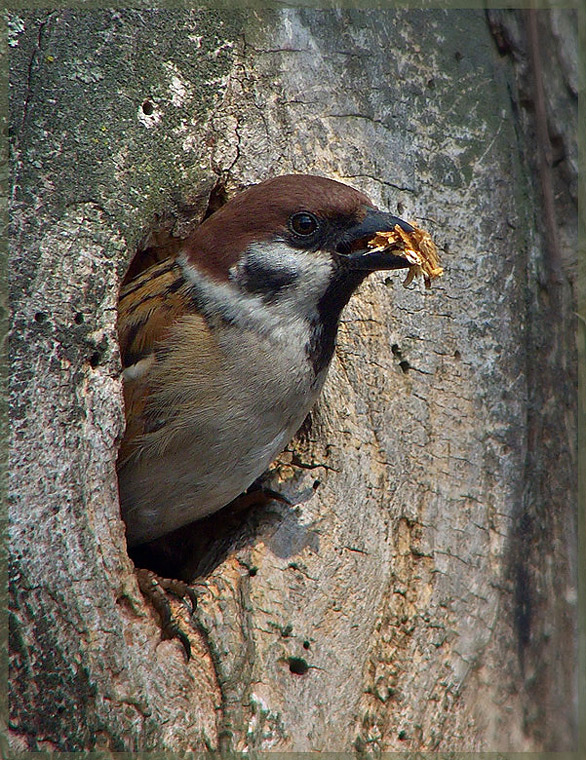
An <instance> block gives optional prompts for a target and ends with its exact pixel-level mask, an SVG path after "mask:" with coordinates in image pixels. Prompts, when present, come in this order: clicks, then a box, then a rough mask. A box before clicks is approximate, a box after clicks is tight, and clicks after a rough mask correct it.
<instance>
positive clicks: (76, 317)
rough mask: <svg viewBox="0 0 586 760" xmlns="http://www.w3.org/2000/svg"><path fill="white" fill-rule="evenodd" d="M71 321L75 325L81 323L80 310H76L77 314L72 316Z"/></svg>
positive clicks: (81, 315)
mask: <svg viewBox="0 0 586 760" xmlns="http://www.w3.org/2000/svg"><path fill="white" fill-rule="evenodd" d="M73 321H74V322H75V324H76V325H83V314H82V313H81V311H78V312H77V314H76V315H75V316H74V317H73Z"/></svg>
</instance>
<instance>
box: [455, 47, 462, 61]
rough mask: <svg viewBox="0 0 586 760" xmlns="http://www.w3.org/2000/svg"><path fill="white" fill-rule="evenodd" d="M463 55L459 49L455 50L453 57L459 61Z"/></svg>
mask: <svg viewBox="0 0 586 760" xmlns="http://www.w3.org/2000/svg"><path fill="white" fill-rule="evenodd" d="M463 57H464V56H463V55H462V53H461V52H460V51H459V50H456V52H455V53H454V58H455V59H456V60H457V61H461V60H462V58H463Z"/></svg>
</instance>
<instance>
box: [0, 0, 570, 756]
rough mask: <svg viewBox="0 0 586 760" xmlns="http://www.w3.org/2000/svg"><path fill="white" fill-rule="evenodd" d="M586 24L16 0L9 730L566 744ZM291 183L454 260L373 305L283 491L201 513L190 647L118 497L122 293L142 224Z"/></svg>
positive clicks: (150, 738) (139, 746)
mask: <svg viewBox="0 0 586 760" xmlns="http://www.w3.org/2000/svg"><path fill="white" fill-rule="evenodd" d="M577 28H578V23H577V14H576V12H574V11H568V10H556V11H554V10H551V11H543V12H538V13H534V14H531V13H528V14H524V13H523V12H521V11H506V12H491V13H489V14H488V15H485V14H483V13H482V12H479V11H435V10H425V11H413V10H400V11H399V10H396V11H383V10H371V11H363V10H360V11H359V10H339V11H334V10H308V9H305V10H302V9H283V10H279V11H267V10H263V11H237V10H230V11H225V12H223V11H187V10H173V11H171V10H164V11H163V10H150V11H144V10H136V11H117V10H109V11H93V10H92V11H87V10H84V11H81V10H79V11H61V10H59V11H55V12H46V11H34V12H26V13H15V14H13V15H11V17H10V21H9V45H10V50H11V119H12V128H11V129H12V141H13V163H12V168H13V172H12V199H13V200H12V221H11V232H12V259H11V268H10V277H11V283H10V284H11V301H12V310H13V320H12V329H11V332H10V352H11V354H10V356H11V386H10V411H11V425H12V427H11V452H10V455H11V460H10V476H11V490H10V500H9V504H10V550H11V562H10V580H11V584H10V590H11V604H12V607H11V616H10V617H11V620H10V622H11V741H12V746H13V748H15V749H22V750H34V751H38V750H55V751H74V750H100V749H103V750H109V751H139V750H140V751H148V750H151V751H152V750H167V751H177V752H179V751H185V750H193V751H197V750H204V749H216V748H223V749H226V748H232V749H235V750H249V751H250V750H252V749H260V750H263V749H272V750H277V749H278V750H288V751H306V750H321V751H326V750H330V751H343V750H346V751H352V750H358V751H372V750H382V751H400V750H459V751H473V750H483V751H497V750H499V751H529V750H532V751H538V750H554V749H555V750H571V749H574V748H575V747H576V742H577V738H576V735H577V728H576V709H575V696H576V682H575V678H576V676H575V673H576V561H577V560H576V525H575V521H576V511H575V506H574V505H575V503H576V483H575V470H576V460H577V454H576V377H577V369H576V350H575V340H574V330H575V320H574V316H573V313H574V311H575V309H576V306H575V292H574V290H575V281H576V253H575V252H576V247H577V246H576V235H577V149H576V135H575V132H576V120H577V71H578V67H577V55H576V47H577ZM287 172H308V173H318V174H323V175H326V176H330V177H333V178H338V179H341V180H343V181H346V182H348V183H349V184H352V185H354V186H356V187H358V188H359V189H361V190H364V191H365V192H367V193H368V194H370V196H371V197H372V198H373V200H374V201H375V202H376V203H378V204H379V205H380V206H381V207H384V208H386V209H389V210H390V211H392V212H399V213H400V214H401V215H402V216H403V217H404V218H406V219H414V220H416V221H417V222H419V223H420V224H421V226H423V227H425V228H426V229H429V230H430V232H431V233H432V234H433V236H434V238H435V240H436V242H437V244H438V246H439V248H440V249H441V250H442V252H443V253H442V257H443V263H444V265H445V268H446V272H445V276H444V277H443V278H442V280H441V281H440V282H439V283H438V284H435V283H434V286H433V287H432V289H431V290H429V291H426V290H425V289H423V288H422V287H420V286H419V285H417V286H415V287H413V286H411V287H410V288H407V289H405V288H403V287H402V286H401V276H400V275H393V274H392V275H388V274H380V275H375V276H372V277H371V278H369V280H368V281H367V282H366V283H365V285H364V286H363V287H362V288H361V289H360V291H359V293H358V294H357V295H356V296H355V297H354V299H353V300H352V301H351V303H350V305H349V306H348V308H347V309H346V311H345V313H344V316H343V319H342V324H341V327H340V332H339V339H338V347H337V350H336V355H335V358H334V361H333V364H332V367H331V370H330V375H329V378H328V381H327V386H326V389H325V392H324V394H323V397H322V399H321V400H320V401H319V403H318V405H317V407H316V409H315V410H314V411H313V412H312V414H311V418H310V420H308V421H307V423H306V424H305V425H304V427H303V429H302V431H301V432H300V434H299V435H298V436H297V437H296V439H295V440H294V441H293V443H292V444H291V445H290V446H289V447H288V450H287V451H286V452H284V454H283V455H282V456H281V457H280V458H279V459H278V461H277V462H276V463H275V466H274V468H273V469H272V471H271V475H270V481H269V482H270V485H271V487H272V488H273V489H275V490H278V491H280V492H282V493H283V494H284V495H285V496H287V497H288V498H289V499H290V501H291V502H292V504H293V505H294V506H289V505H286V504H283V503H279V502H273V503H271V504H270V505H269V506H268V507H265V508H259V509H257V510H255V511H253V512H252V513H251V514H247V515H241V516H240V517H239V516H238V515H235V516H234V515H232V516H231V517H230V521H229V523H228V528H229V529H228V528H226V524H224V525H222V520H223V519H224V518H223V517H222V516H220V518H219V521H220V522H217V521H216V523H215V524H214V525H213V526H208V525H207V524H204V526H203V527H202V526H200V527H199V528H198V531H199V538H198V541H199V543H198V544H197V545H198V546H201V544H202V542H203V543H205V544H207V547H206V551H207V555H206V556H208V558H209V557H212V558H213V561H209V562H208V563H207V564H206V565H205V567H204V565H203V564H202V562H201V558H200V556H199V554H198V555H197V556H195V557H194V558H193V559H192V560H191V561H192V568H196V567H197V568H198V569H199V573H200V577H199V578H198V583H197V586H196V588H197V590H198V594H199V606H198V609H197V612H196V614H195V615H194V616H193V618H190V616H189V614H188V612H187V610H186V609H185V607H184V606H183V605H181V604H180V603H177V604H174V610H175V612H176V614H177V616H178V617H179V619H180V620H181V624H182V625H183V627H184V628H185V630H187V631H188V632H189V636H190V640H191V644H192V649H193V656H192V658H191V660H190V661H189V662H186V661H185V658H184V654H183V651H182V648H181V645H180V644H179V643H178V642H177V641H176V640H170V641H164V642H161V640H160V629H159V627H158V622H157V619H156V616H155V613H154V612H153V610H152V608H151V607H150V606H149V605H148V604H146V603H145V601H144V600H143V598H142V596H141V594H140V592H139V590H138V586H137V583H136V580H135V576H134V574H133V565H132V563H131V561H130V560H129V558H128V555H127V552H126V545H125V539H124V525H123V523H122V522H121V520H120V515H119V507H118V502H117V482H116V471H115V463H116V451H117V443H118V442H119V441H120V438H121V435H122V432H123V424H124V422H123V421H124V416H123V405H122V396H121V380H120V363H119V352H118V346H117V338H116V305H117V296H118V289H119V284H120V281H121V279H122V278H123V277H124V274H125V272H126V270H127V268H128V266H129V265H130V262H131V260H132V258H133V256H134V254H135V252H136V250H137V246H139V247H142V248H145V247H148V243H149V241H152V240H153V239H155V240H158V239H160V238H161V237H164V238H169V237H171V238H179V239H180V238H182V237H184V236H185V235H186V234H187V232H188V230H189V229H190V228H191V227H192V226H193V224H195V223H197V221H198V220H199V219H201V218H202V216H203V214H204V213H205V211H206V208H207V207H208V205H210V206H211V207H213V206H214V204H217V203H219V202H221V201H222V200H223V199H224V198H225V197H229V196H230V195H232V194H233V193H234V192H235V191H236V190H237V189H238V188H239V187H241V186H244V185H245V184H248V183H252V182H257V181H260V180H262V179H264V178H266V177H268V176H273V175H276V174H281V173H287ZM210 199H211V200H210ZM226 520H227V518H226ZM208 529H209V532H208ZM222 530H223V532H222ZM217 531H220V532H221V533H222V535H221V537H218V534H217ZM194 551H195V550H194ZM198 563H199V564H198Z"/></svg>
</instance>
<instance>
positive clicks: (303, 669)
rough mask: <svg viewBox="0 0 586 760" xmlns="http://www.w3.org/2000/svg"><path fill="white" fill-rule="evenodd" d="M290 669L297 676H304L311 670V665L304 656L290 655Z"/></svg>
mask: <svg viewBox="0 0 586 760" xmlns="http://www.w3.org/2000/svg"><path fill="white" fill-rule="evenodd" d="M287 662H288V663H289V670H290V671H291V673H294V674H295V675H296V676H304V675H305V674H306V673H307V671H308V670H309V665H308V664H307V663H306V662H305V660H304V659H303V658H302V657H289V659H288V660H287Z"/></svg>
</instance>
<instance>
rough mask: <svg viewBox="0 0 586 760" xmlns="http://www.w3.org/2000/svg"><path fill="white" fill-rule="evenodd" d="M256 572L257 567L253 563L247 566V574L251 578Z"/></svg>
mask: <svg viewBox="0 0 586 760" xmlns="http://www.w3.org/2000/svg"><path fill="white" fill-rule="evenodd" d="M257 573H258V567H255V566H254V565H253V566H252V567H249V568H248V575H250V577H251V578H254V576H255V575H256V574H257Z"/></svg>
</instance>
